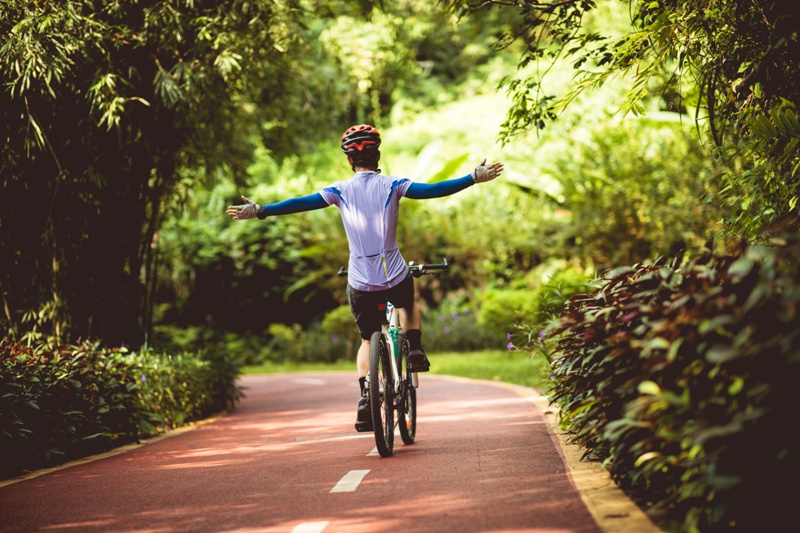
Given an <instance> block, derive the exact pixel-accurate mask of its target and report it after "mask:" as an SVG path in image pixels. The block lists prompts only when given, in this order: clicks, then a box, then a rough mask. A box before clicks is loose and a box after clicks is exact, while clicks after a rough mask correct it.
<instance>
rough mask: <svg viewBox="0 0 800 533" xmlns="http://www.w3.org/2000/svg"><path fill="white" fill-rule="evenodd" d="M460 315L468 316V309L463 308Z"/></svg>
mask: <svg viewBox="0 0 800 533" xmlns="http://www.w3.org/2000/svg"><path fill="white" fill-rule="evenodd" d="M461 313H462V314H464V315H468V314H469V307H465V308H464V309H462V310H461Z"/></svg>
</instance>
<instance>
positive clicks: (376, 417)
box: [369, 331, 394, 457]
mask: <svg viewBox="0 0 800 533" xmlns="http://www.w3.org/2000/svg"><path fill="white" fill-rule="evenodd" d="M389 357H390V354H389V347H388V346H387V345H386V337H384V336H383V334H382V333H381V332H380V331H376V332H375V333H373V334H372V338H371V339H370V341H369V398H370V402H369V403H370V409H371V410H372V427H373V429H374V431H375V445H376V446H377V448H378V453H379V454H380V455H381V457H389V456H390V455H392V449H393V448H394V397H393V390H394V387H393V377H392V364H391V361H390V360H389Z"/></svg>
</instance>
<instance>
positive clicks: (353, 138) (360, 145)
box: [342, 124, 381, 155]
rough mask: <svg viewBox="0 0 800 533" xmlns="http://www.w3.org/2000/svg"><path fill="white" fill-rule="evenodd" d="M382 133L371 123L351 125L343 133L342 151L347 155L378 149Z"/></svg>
mask: <svg viewBox="0 0 800 533" xmlns="http://www.w3.org/2000/svg"><path fill="white" fill-rule="evenodd" d="M380 145H381V134H380V132H378V130H376V129H375V128H373V127H372V126H370V125H369V124H359V125H358V126H351V127H349V128H348V129H347V131H346V132H344V134H343V135H342V151H343V152H344V153H346V154H347V155H353V154H356V153H359V152H364V151H372V150H376V151H377V150H378V147H379V146H380Z"/></svg>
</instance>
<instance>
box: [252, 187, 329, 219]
mask: <svg viewBox="0 0 800 533" xmlns="http://www.w3.org/2000/svg"><path fill="white" fill-rule="evenodd" d="M323 207H328V202H326V201H325V199H324V198H322V195H321V194H320V193H318V192H316V193H314V194H309V195H308V196H300V197H298V198H290V199H289V200H284V201H282V202H278V203H277V204H266V205H264V209H263V210H262V211H261V213H259V217H258V218H266V217H272V216H278V215H290V214H292V213H302V212H303V211H313V210H314V209H322V208H323Z"/></svg>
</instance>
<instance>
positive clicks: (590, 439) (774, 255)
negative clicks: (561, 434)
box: [549, 238, 800, 531]
mask: <svg viewBox="0 0 800 533" xmlns="http://www.w3.org/2000/svg"><path fill="white" fill-rule="evenodd" d="M798 261H800V240H798V239H797V238H792V239H789V240H786V241H782V242H776V243H775V245H774V246H773V247H771V248H768V247H762V246H753V247H750V248H744V247H742V248H741V249H739V250H737V251H736V252H735V253H731V254H728V255H722V254H712V253H710V252H709V253H706V254H703V255H702V256H699V257H698V258H697V259H695V260H693V261H691V262H689V263H687V264H685V265H681V264H680V263H679V261H677V260H672V261H665V260H660V261H656V262H654V263H652V264H648V265H637V266H635V267H632V268H625V269H620V270H618V271H615V272H612V273H611V274H609V275H608V276H607V277H606V278H604V280H603V283H602V286H601V288H600V289H599V290H597V291H596V292H594V293H592V294H588V295H581V296H576V297H574V298H572V300H571V301H570V303H569V308H568V310H567V311H566V312H565V313H564V314H563V316H562V317H561V318H560V319H559V320H558V321H557V322H556V324H555V327H554V328H552V333H553V334H555V335H557V336H559V338H558V340H557V341H556V344H555V350H554V352H553V365H552V370H551V372H552V377H553V384H552V388H551V390H550V391H549V395H550V399H551V401H552V402H554V403H557V404H558V405H559V407H560V413H561V415H562V423H563V425H564V427H565V428H566V430H567V431H568V433H569V434H570V435H571V438H572V440H573V441H574V442H576V443H578V444H579V445H581V446H583V447H585V448H586V455H587V456H596V457H598V458H600V459H603V460H604V463H605V465H606V466H607V467H608V469H609V470H610V472H611V474H612V476H613V477H614V479H615V480H616V481H617V483H618V484H619V485H620V486H621V487H623V488H625V489H626V490H628V491H630V492H631V493H632V494H633V495H635V497H636V498H637V499H640V500H641V502H642V503H643V504H644V505H647V506H652V508H653V509H654V510H655V511H665V512H666V513H667V515H668V516H669V520H670V521H671V523H672V525H673V527H675V528H677V529H679V530H681V531H717V530H728V529H730V528H733V527H734V526H735V528H736V529H740V530H742V531H755V530H770V529H780V528H781V527H782V526H781V524H785V523H789V521H790V520H792V513H793V511H794V508H795V506H796V504H797V503H798V501H800V490H798V488H797V485H796V483H794V480H795V479H796V477H797V475H798V474H800V447H798V445H797V443H796V441H795V440H793V439H790V438H787V436H786V435H787V430H788V428H789V426H791V424H792V420H794V419H795V418H796V412H795V411H796V409H795V406H796V405H797V399H796V393H795V391H794V389H795V388H796V386H797V383H798V380H799V379H800V272H799V271H798V269H797V264H798Z"/></svg>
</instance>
